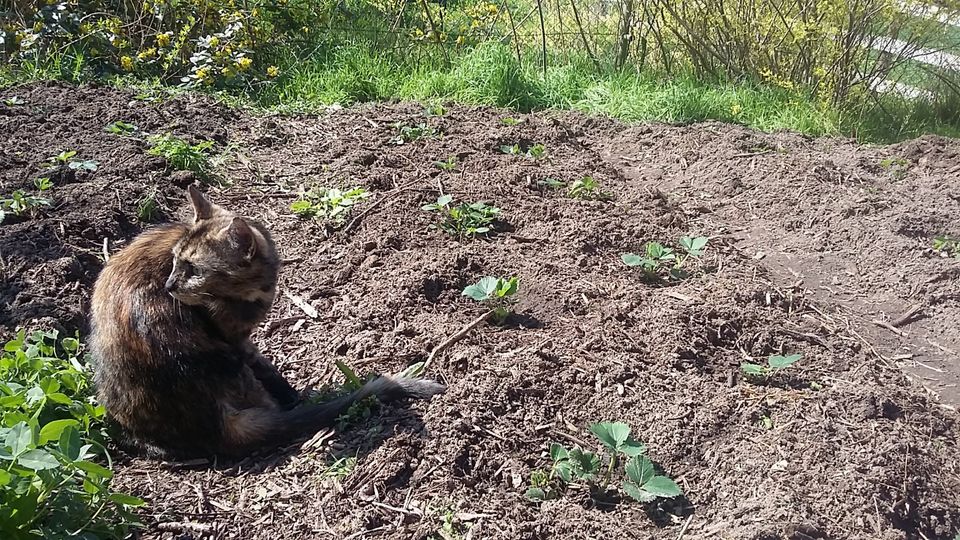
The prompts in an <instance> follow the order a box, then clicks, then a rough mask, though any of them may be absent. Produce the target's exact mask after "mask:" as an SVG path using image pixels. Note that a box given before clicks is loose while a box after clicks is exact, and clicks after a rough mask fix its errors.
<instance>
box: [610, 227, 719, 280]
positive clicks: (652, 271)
mask: <svg viewBox="0 0 960 540" xmlns="http://www.w3.org/2000/svg"><path fill="white" fill-rule="evenodd" d="M707 242H708V239H707V238H706V237H703V236H697V237H691V236H684V237H683V238H681V239H680V253H678V252H677V251H676V250H674V249H673V248H669V247H667V246H664V245H663V244H661V243H660V242H654V241H651V242H647V243H646V245H645V246H644V254H643V255H638V254H636V253H623V254H621V255H620V259H621V260H622V261H623V264H625V265H627V266H630V267H640V268H641V269H643V271H644V273H646V274H647V275H648V276H650V277H653V278H656V279H660V278H661V277H662V276H661V274H663V273H664V272H665V273H666V275H667V277H669V278H671V279H675V280H681V279H686V278H687V277H689V273H688V272H687V270H686V268H685V267H686V264H687V261H688V260H689V259H690V258H693V259H699V258H700V257H702V256H703V254H704V251H705V250H706V248H707Z"/></svg>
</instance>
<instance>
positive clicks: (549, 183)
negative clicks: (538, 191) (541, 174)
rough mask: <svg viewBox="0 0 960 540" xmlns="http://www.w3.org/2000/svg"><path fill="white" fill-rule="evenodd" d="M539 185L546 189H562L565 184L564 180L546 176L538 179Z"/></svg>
mask: <svg viewBox="0 0 960 540" xmlns="http://www.w3.org/2000/svg"><path fill="white" fill-rule="evenodd" d="M537 185H538V186H540V187H542V188H545V189H560V188H562V187H563V185H564V184H563V181H561V180H557V179H556V178H544V179H543V180H537Z"/></svg>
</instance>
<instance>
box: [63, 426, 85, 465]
mask: <svg viewBox="0 0 960 540" xmlns="http://www.w3.org/2000/svg"><path fill="white" fill-rule="evenodd" d="M60 452H61V453H62V454H63V455H64V456H66V457H67V459H69V460H70V461H76V460H77V459H78V458H79V457H80V432H79V431H77V428H75V427H73V426H66V427H65V428H64V429H63V432H61V433H60Z"/></svg>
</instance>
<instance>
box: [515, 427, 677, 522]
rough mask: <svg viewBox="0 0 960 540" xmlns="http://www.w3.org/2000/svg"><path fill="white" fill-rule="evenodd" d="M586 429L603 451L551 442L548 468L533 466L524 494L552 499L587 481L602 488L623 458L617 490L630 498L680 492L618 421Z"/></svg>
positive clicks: (647, 499)
mask: <svg viewBox="0 0 960 540" xmlns="http://www.w3.org/2000/svg"><path fill="white" fill-rule="evenodd" d="M590 432H591V433H593V435H594V436H596V437H597V439H599V441H600V443H601V444H602V446H603V447H604V449H605V450H606V455H605V456H603V455H599V454H595V453H593V452H588V451H585V450H583V449H582V448H579V447H573V448H566V447H564V446H562V445H560V444H557V443H553V444H551V445H550V460H551V467H550V470H549V471H548V472H545V471H542V470H537V471H534V473H532V474H531V476H530V488H529V489H527V492H526V496H527V498H529V499H531V500H534V501H543V500H548V499H554V498H557V497H559V496H560V495H561V494H562V493H563V491H564V490H566V489H567V488H568V487H570V486H573V485H576V484H587V485H588V486H590V487H591V489H595V490H599V491H604V490H606V489H607V488H608V486H609V485H610V484H611V482H614V480H615V476H617V473H618V472H619V467H618V465H619V464H620V463H621V462H626V463H625V466H624V467H623V472H624V479H623V483H622V484H621V490H622V491H623V492H624V493H626V494H627V495H629V496H630V497H631V498H633V499H635V500H637V501H639V502H643V503H648V502H652V501H655V500H657V499H661V498H663V499H666V498H671V497H676V496H678V495H681V494H682V491H681V490H680V487H679V486H678V485H677V484H676V482H674V481H673V480H671V479H670V478H669V477H667V476H664V475H661V474H657V473H656V469H655V467H654V465H653V462H652V461H651V460H650V458H649V457H647V455H646V452H647V448H646V446H645V445H644V444H643V443H640V442H638V441H636V440H635V439H633V438H632V437H631V436H630V427H629V426H627V425H626V424H624V423H621V422H603V423H599V424H593V425H591V426H590Z"/></svg>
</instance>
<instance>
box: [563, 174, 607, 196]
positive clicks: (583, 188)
mask: <svg viewBox="0 0 960 540" xmlns="http://www.w3.org/2000/svg"><path fill="white" fill-rule="evenodd" d="M567 196H569V197H570V198H573V199H586V200H605V199H609V198H610V194H608V193H605V192H604V191H603V190H602V189H600V182H597V180H596V179H595V178H594V177H592V176H584V177H583V178H580V179H579V180H574V181H573V182H570V187H569V188H567Z"/></svg>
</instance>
